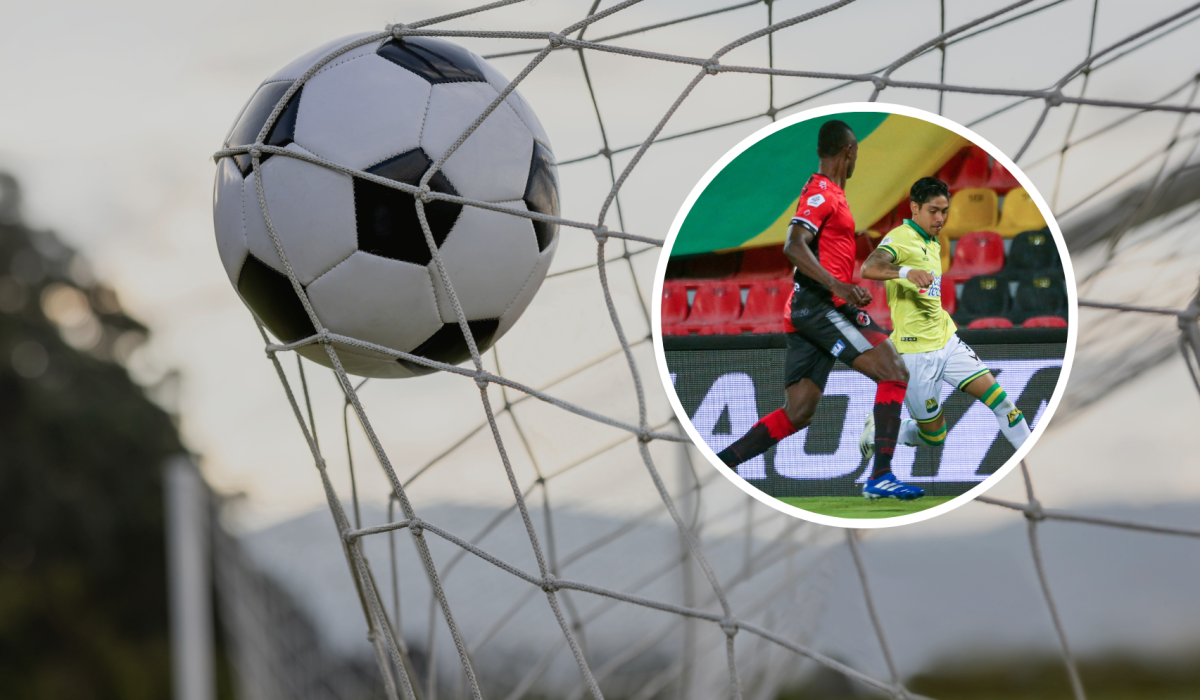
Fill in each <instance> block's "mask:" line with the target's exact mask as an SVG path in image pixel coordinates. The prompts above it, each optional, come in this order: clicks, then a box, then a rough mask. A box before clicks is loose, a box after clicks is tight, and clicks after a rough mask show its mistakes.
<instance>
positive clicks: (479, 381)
mask: <svg viewBox="0 0 1200 700" xmlns="http://www.w3.org/2000/svg"><path fill="white" fill-rule="evenodd" d="M487 385H488V380H487V377H485V376H483V375H482V374H476V375H475V386H477V387H479V388H480V389H486V388H487Z"/></svg>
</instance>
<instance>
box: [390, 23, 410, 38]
mask: <svg viewBox="0 0 1200 700" xmlns="http://www.w3.org/2000/svg"><path fill="white" fill-rule="evenodd" d="M387 30H388V31H389V32H391V33H392V38H393V39H402V38H404V35H405V34H407V33H408V25H406V24H403V23H401V22H397V23H395V24H389V25H388V26H387Z"/></svg>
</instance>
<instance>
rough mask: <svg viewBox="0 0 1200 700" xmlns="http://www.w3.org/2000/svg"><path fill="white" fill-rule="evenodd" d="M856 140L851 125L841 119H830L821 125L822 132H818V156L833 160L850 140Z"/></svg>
mask: <svg viewBox="0 0 1200 700" xmlns="http://www.w3.org/2000/svg"><path fill="white" fill-rule="evenodd" d="M853 138H854V129H851V128H850V125H849V124H847V123H846V122H844V121H841V120H839V119H830V120H829V121H827V122H825V123H824V124H822V125H821V130H820V131H819V132H817V155H818V156H820V157H821V158H832V157H833V156H836V155H837V154H838V153H841V152H842V149H843V148H845V147H846V144H848V143H850V140H851V139H853Z"/></svg>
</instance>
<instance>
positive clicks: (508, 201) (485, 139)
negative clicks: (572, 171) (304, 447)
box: [213, 34, 559, 377]
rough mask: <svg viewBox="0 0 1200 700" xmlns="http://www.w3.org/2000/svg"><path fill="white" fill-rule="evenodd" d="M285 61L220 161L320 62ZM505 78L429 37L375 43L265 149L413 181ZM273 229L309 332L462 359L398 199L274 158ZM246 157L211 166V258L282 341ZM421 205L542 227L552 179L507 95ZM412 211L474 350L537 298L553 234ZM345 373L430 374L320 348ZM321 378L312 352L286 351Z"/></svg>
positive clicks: (290, 299) (267, 175)
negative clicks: (299, 290)
mask: <svg viewBox="0 0 1200 700" xmlns="http://www.w3.org/2000/svg"><path fill="white" fill-rule="evenodd" d="M366 36H369V35H367V34H362V35H357V36H351V37H346V38H344V39H340V40H338V41H335V42H331V43H330V44H327V45H325V46H322V47H319V48H317V49H315V50H314V51H312V52H310V53H308V54H306V55H305V56H302V57H300V58H299V59H297V60H296V61H294V62H292V63H291V64H290V65H288V66H287V67H285V68H284V69H283V70H281V71H279V72H278V73H276V74H275V75H273V76H271V77H270V78H268V79H267V80H265V81H263V83H262V84H261V85H260V86H259V87H258V89H257V91H255V93H254V95H253V96H252V97H251V98H250V101H249V102H248V103H247V104H246V106H245V107H243V108H242V112H241V114H240V115H239V116H238V118H237V120H236V121H235V122H234V125H233V128H232V129H231V130H230V132H229V136H228V137H227V138H226V140H225V147H226V148H229V147H235V146H244V145H249V144H253V143H254V142H255V140H256V138H257V137H258V133H259V132H260V131H261V130H262V127H263V125H264V124H265V123H266V121H267V118H268V117H269V116H270V114H271V111H272V110H273V109H274V107H275V105H276V104H277V103H278V102H279V100H280V99H281V98H282V97H283V95H284V93H285V92H286V91H287V89H288V88H289V87H290V86H291V85H292V84H293V83H294V82H295V81H296V80H298V79H300V78H301V77H302V76H303V74H304V73H305V72H306V71H308V70H309V69H310V68H311V67H312V66H313V65H315V64H316V63H318V62H319V61H320V60H321V59H322V58H323V57H325V56H327V55H329V54H330V53H332V52H334V51H336V50H337V49H338V48H339V47H344V46H346V45H347V44H350V43H353V42H354V41H356V40H359V39H362V38H364V37H366ZM507 85H508V80H507V79H506V78H505V77H504V76H503V75H501V74H500V72H499V71H497V70H496V69H495V68H493V67H491V66H489V65H488V64H487V62H485V61H484V60H483V59H482V58H480V57H479V56H477V55H475V54H473V53H471V52H470V51H467V50H466V49H464V48H462V47H460V46H458V45H456V44H453V43H451V42H448V41H443V40H441V39H434V38H431V37H405V38H390V37H389V38H386V39H381V40H379V41H373V42H371V43H369V44H366V45H364V46H361V47H358V48H355V49H352V50H350V51H349V52H347V53H345V54H342V55H340V56H338V57H336V58H334V59H333V60H331V61H330V62H329V63H327V64H326V65H324V66H322V67H321V69H320V70H319V71H317V72H316V73H315V74H314V75H313V76H312V77H311V78H310V79H309V80H308V81H307V82H305V83H304V84H303V85H302V86H301V88H300V90H299V91H298V92H296V93H295V95H294V96H293V97H292V98H291V100H290V101H289V102H288V104H287V106H286V108H285V109H284V111H283V113H282V114H281V115H280V116H279V118H278V120H276V122H275V124H274V125H273V126H272V128H271V130H270V132H269V133H268V134H267V136H266V138H265V139H264V143H265V144H268V145H273V146H279V147H284V148H286V149H287V150H288V151H293V152H296V153H300V154H305V153H307V154H312V155H315V156H319V157H320V158H323V159H325V160H327V161H330V162H332V163H335V164H337V165H340V166H344V167H348V168H353V169H356V170H362V171H366V172H368V173H372V174H374V175H378V176H381V177H384V178H388V179H391V180H397V181H401V182H406V183H409V184H412V185H416V184H418V182H419V180H420V179H421V177H422V176H423V175H424V174H425V172H426V171H427V170H428V169H429V167H430V166H431V165H433V164H434V162H436V161H437V160H438V159H439V158H440V157H442V156H443V155H444V154H445V153H446V152H447V151H448V150H449V147H450V146H451V145H452V144H453V143H454V141H455V140H456V139H458V137H459V136H460V135H461V134H462V132H463V131H464V130H465V129H466V128H467V127H468V126H469V125H470V124H471V123H472V122H474V121H475V120H476V119H477V118H478V117H479V115H480V114H481V113H482V112H483V110H484V109H485V108H486V107H487V106H488V105H489V104H490V103H491V102H493V101H494V100H495V99H496V97H497V95H498V94H499V92H500V91H501V90H503V89H504V88H505V87H506V86H507ZM261 174H262V180H263V189H264V193H265V198H266V202H267V208H268V212H269V213H270V217H271V222H272V224H273V225H274V227H275V230H276V233H277V234H278V237H279V240H280V243H281V244H282V247H283V250H284V254H285V255H286V256H287V259H288V261H289V263H290V264H291V266H292V268H293V269H294V270H295V273H296V276H297V278H298V279H299V282H300V284H301V285H302V286H303V288H304V292H305V294H306V295H307V296H308V299H309V301H310V302H311V304H312V308H313V309H314V311H315V312H316V315H317V318H318V319H319V320H320V322H321V325H323V326H324V327H326V328H328V329H329V330H330V331H331V332H332V333H336V334H339V335H343V336H347V337H349V338H353V339H355V340H359V341H365V342H368V343H373V344H375V345H381V346H384V347H386V348H389V349H392V350H400V351H404V352H409V353H412V354H415V355H420V356H422V357H426V358H429V359H432V360H437V361H440V362H446V363H450V364H458V363H461V362H463V361H465V360H467V359H469V358H470V352H469V350H468V348H467V344H466V341H465V339H464V337H463V334H462V331H461V330H460V326H459V325H458V321H457V317H456V315H455V312H454V308H453V306H452V304H451V301H450V297H449V295H448V294H447V293H446V290H445V288H444V285H443V284H442V281H441V276H440V275H439V273H438V271H437V268H436V264H435V263H434V262H433V260H432V255H431V253H430V250H429V247H428V245H427V242H426V239H425V236H424V234H423V232H422V230H421V227H420V223H419V221H418V218H417V210H416V201H415V200H414V198H413V197H412V196H411V195H408V194H405V193H403V192H400V191H399V190H395V189H391V188H388V187H385V186H383V185H379V184H377V183H373V182H370V181H368V180H365V179H363V178H360V177H352V176H350V175H347V174H345V173H342V172H339V171H337V170H333V169H329V168H326V167H322V166H319V165H315V164H312V163H309V162H306V161H303V160H299V159H296V158H291V157H287V156H282V155H274V156H272V155H269V154H264V155H263V156H262V159H261ZM255 179H256V175H255V173H254V171H253V169H252V166H251V158H250V156H249V155H248V154H241V155H236V156H233V157H226V158H222V159H220V161H219V162H218V166H217V177H216V186H215V194H214V203H213V210H214V220H215V226H216V233H217V248H218V249H219V251H220V254H221V261H222V262H223V263H224V265H225V270H226V272H228V274H229V279H230V281H231V282H233V285H234V287H235V288H236V289H237V292H238V294H239V295H240V296H241V298H242V301H243V302H245V304H246V306H248V307H249V308H250V310H251V311H252V312H253V313H254V315H255V316H256V317H257V318H258V319H259V320H260V321H261V322H262V323H263V325H265V326H266V327H267V329H268V330H269V331H270V332H271V334H272V335H274V336H275V337H276V338H278V339H279V340H280V341H283V342H285V343H288V342H294V341H297V340H300V339H302V338H306V337H308V336H311V335H313V334H314V333H315V330H314V326H313V324H312V322H311V320H310V319H309V317H308V315H307V313H306V312H305V310H304V307H303V305H302V303H301V301H300V299H299V298H298V297H297V295H296V293H295V291H294V288H293V287H292V285H291V283H290V281H289V280H288V278H287V276H286V274H285V268H284V265H283V263H282V261H281V260H280V257H279V255H278V254H277V253H276V250H275V246H274V244H273V243H272V241H271V237H270V234H269V233H268V231H267V227H266V224H265V222H264V219H263V215H262V211H261V207H260V204H259V198H258V193H257V184H256V182H255ZM429 186H430V189H431V190H433V191H434V192H443V193H450V194H455V195H459V196H462V197H465V198H469V199H473V200H478V201H483V202H493V203H498V204H501V205H503V206H506V207H510V208H515V209H524V210H527V211H532V212H538V213H542V214H549V215H554V216H557V215H558V213H559V205H558V175H557V169H556V166H555V161H554V154H553V152H552V151H551V149H550V141H549V140H548V139H547V138H546V132H545V130H544V129H543V128H542V125H541V124H540V123H539V122H538V119H537V117H536V116H535V115H534V113H533V110H532V109H530V108H529V105H528V104H527V103H526V102H525V100H524V99H523V98H522V97H521V96H520V95H519V94H518V93H517V92H516V91H513V92H512V93H511V94H510V95H509V96H508V97H507V98H506V100H505V102H504V103H502V104H501V105H500V106H499V107H498V108H497V109H496V110H495V111H494V112H492V113H491V114H490V115H488V117H487V119H485V120H484V121H483V123H482V124H480V126H479V128H477V129H476V130H475V131H474V132H473V133H472V134H471V136H470V137H469V138H467V140H466V141H465V142H464V143H463V144H462V145H461V146H459V148H458V149H457V150H456V151H455V152H454V153H453V155H451V156H450V158H449V159H448V160H447V161H446V163H445V165H444V166H443V167H442V168H441V170H440V172H438V173H437V174H435V175H434V176H433V178H432V179H431V180H430V182H429ZM425 213H426V217H427V219H428V221H429V225H430V228H431V230H432V233H433V237H434V239H435V241H436V242H437V244H438V249H439V252H440V255H441V258H442V260H443V262H444V264H445V267H446V271H447V273H448V275H449V277H450V281H451V285H452V286H453V287H454V291H455V292H456V294H457V295H458V300H459V302H460V304H461V306H462V310H463V312H464V313H465V314H466V318H467V320H468V325H469V326H470V329H471V334H472V336H473V337H474V339H475V343H476V345H477V346H478V348H479V350H480V351H483V350H485V349H487V348H489V347H491V345H492V344H493V343H495V342H496V340H497V339H498V338H500V336H502V335H504V333H505V332H506V331H508V329H509V328H511V327H512V325H513V324H514V323H516V321H517V318H519V317H520V315H521V312H523V311H524V310H525V308H526V307H527V306H528V305H529V302H530V300H531V299H532V298H533V296H534V294H535V293H536V292H537V290H538V287H540V286H541V283H542V280H543V279H544V278H545V276H546V270H547V268H548V267H549V266H550V261H551V258H552V257H553V255H554V250H555V248H556V246H557V242H558V225H557V224H552V223H545V222H540V221H531V220H530V219H528V218H525V217H520V216H514V215H511V214H505V213H501V212H495V211H490V210H487V209H482V208H478V207H472V206H464V205H460V204H455V203H449V202H444V201H438V200H432V201H429V202H427V203H426V204H425ZM334 345H335V347H336V349H337V352H338V357H339V359H340V360H341V362H342V364H343V366H344V367H345V369H346V371H348V372H352V373H354V374H358V375H362V376H369V377H412V376H416V375H420V374H427V373H429V372H431V371H432V370H431V369H429V368H428V367H425V366H423V365H420V364H417V363H414V362H410V361H405V360H403V359H401V360H396V359H394V357H389V356H387V355H385V354H382V353H378V352H374V351H371V350H369V349H363V348H362V347H360V346H357V345H348V344H345V343H335V344H334ZM299 352H300V353H301V354H302V355H304V356H305V357H307V358H309V359H311V360H313V361H315V362H319V363H321V364H323V365H326V366H330V365H331V361H330V359H329V357H328V354H327V353H326V351H325V348H323V347H322V346H321V345H319V344H311V345H307V346H304V347H302V348H300V349H299Z"/></svg>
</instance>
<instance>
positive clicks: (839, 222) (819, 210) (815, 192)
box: [792, 173, 855, 306]
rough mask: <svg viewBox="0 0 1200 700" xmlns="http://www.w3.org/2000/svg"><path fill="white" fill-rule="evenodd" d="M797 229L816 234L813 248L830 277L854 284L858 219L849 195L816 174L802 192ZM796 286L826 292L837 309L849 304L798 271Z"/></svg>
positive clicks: (795, 275)
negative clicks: (851, 205) (855, 231)
mask: <svg viewBox="0 0 1200 700" xmlns="http://www.w3.org/2000/svg"><path fill="white" fill-rule="evenodd" d="M792 224H793V225H797V224H798V225H800V226H803V227H805V228H807V229H808V230H809V231H812V233H813V239H812V242H811V243H810V244H809V248H810V249H811V250H812V252H813V255H815V256H816V257H817V260H818V261H819V262H820V263H821V267H823V268H825V269H826V270H827V271H828V272H829V274H831V275H833V276H834V277H836V278H837V279H838V280H840V281H842V282H845V283H846V284H850V283H851V282H852V281H853V279H854V254H855V243H854V217H853V216H852V215H851V214H850V205H848V204H847V203H846V193H845V192H843V191H842V188H841V187H838V186H837V184H835V183H834V181H833V180H830V179H829V178H827V177H825V176H824V175H821V174H819V173H817V174H814V175H813V176H812V177H810V178H808V182H807V183H805V185H804V189H803V190H801V191H800V204H799V206H797V207H796V215H795V216H794V217H792ZM792 279H793V280H794V281H795V283H796V284H798V285H800V286H802V287H806V288H808V289H810V290H812V291H814V292H821V291H823V292H824V293H825V294H828V295H830V297H832V300H833V304H834V305H835V306H840V305H842V304H844V303H845V301H843V300H842V299H838V298H837V297H836V296H833V293H832V292H830V291H829V290H827V289H825V288H824V287H823V286H821V284H820V283H818V282H817V281H816V280H814V279H812V278H811V277H809V276H808V275H806V274H804V273H803V272H800V271H799V270H796V271H795V272H794V273H793V274H792Z"/></svg>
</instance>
